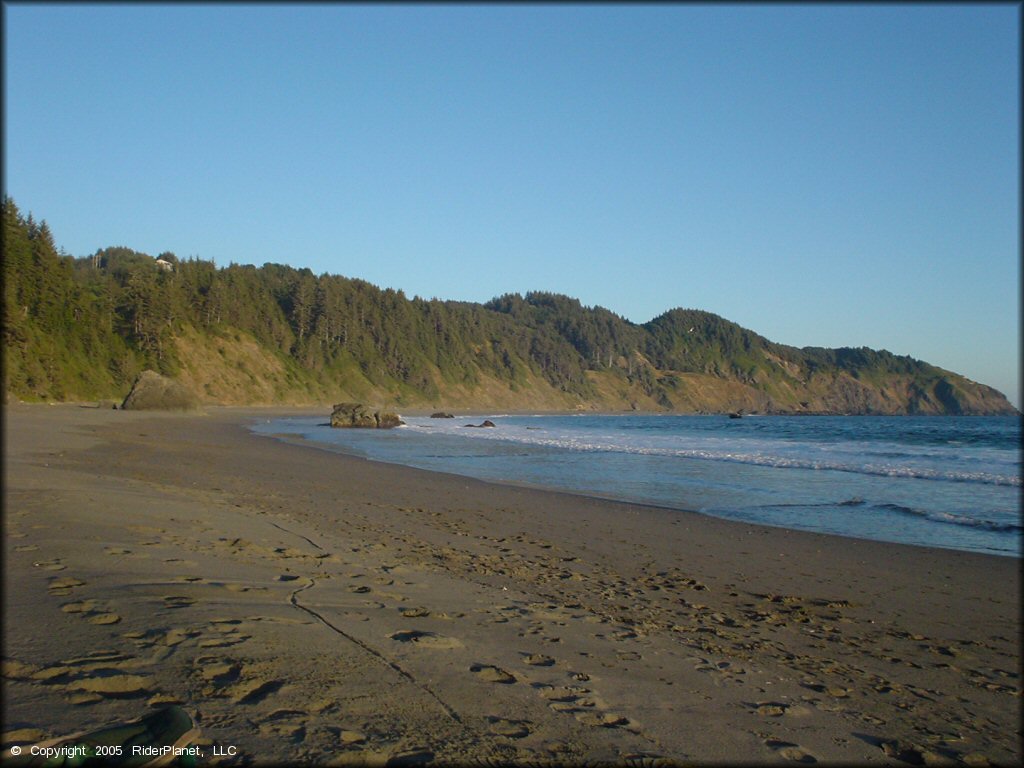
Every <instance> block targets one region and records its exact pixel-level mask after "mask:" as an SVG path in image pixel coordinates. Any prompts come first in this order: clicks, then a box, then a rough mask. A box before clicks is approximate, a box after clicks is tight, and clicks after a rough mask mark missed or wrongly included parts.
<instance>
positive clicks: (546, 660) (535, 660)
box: [523, 653, 555, 667]
mask: <svg viewBox="0 0 1024 768" xmlns="http://www.w3.org/2000/svg"><path fill="white" fill-rule="evenodd" d="M523 663H524V664H529V665H530V666H531V667H550V666H552V665H553V664H554V663H555V660H554V659H553V658H551V657H550V656H545V655H544V654H543V653H530V654H523Z"/></svg>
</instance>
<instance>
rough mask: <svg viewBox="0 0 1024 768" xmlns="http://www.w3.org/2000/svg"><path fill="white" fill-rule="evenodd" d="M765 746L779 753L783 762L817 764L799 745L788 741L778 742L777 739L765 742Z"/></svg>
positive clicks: (815, 759) (813, 757) (816, 760)
mask: <svg viewBox="0 0 1024 768" xmlns="http://www.w3.org/2000/svg"><path fill="white" fill-rule="evenodd" d="M765 746H766V747H769V748H771V749H774V750H775V751H776V752H778V753H779V757H781V758H783V759H784V760H789V761H790V762H794V763H805V764H808V765H810V764H811V763H816V762H818V758H816V757H815V756H814V755H812V754H811V753H810V752H808V751H807V750H806V749H804V748H803V747H801V746H800V745H799V744H793V743H792V742H789V741H779V740H778V739H769V740H768V741H766V742H765Z"/></svg>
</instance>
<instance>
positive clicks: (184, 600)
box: [164, 595, 196, 608]
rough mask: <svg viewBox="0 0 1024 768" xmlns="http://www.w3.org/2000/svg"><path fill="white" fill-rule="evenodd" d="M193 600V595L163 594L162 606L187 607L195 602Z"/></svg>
mask: <svg viewBox="0 0 1024 768" xmlns="http://www.w3.org/2000/svg"><path fill="white" fill-rule="evenodd" d="M195 601H196V599H195V598H194V597H186V596H185V595H164V606H165V607H166V608H187V607H188V606H190V605H192V604H193V603H195Z"/></svg>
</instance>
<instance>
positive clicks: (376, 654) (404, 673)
mask: <svg viewBox="0 0 1024 768" xmlns="http://www.w3.org/2000/svg"><path fill="white" fill-rule="evenodd" d="M308 581H309V583H308V584H306V585H305V586H302V587H300V588H299V589H296V590H295V591H294V592H292V593H291V595H289V597H288V602H290V603H291V604H292V605H294V606H295V607H296V608H298V609H299V610H300V611H305V612H306V613H308V614H309V615H310V616H312V617H314V618H316V619H319V620H320V621H321V622H322V623H323V624H324V626H326V627H328V628H329V629H331V630H333V631H335V632H337V633H338V634H339V635H341V636H342V637H344V638H345V639H346V640H348V641H349V642H350V643H355V644H356V645H358V646H359V647H360V648H362V649H363V650H364V651H366V652H367V653H369V654H370V655H371V656H374V657H376V658H377V660H378V661H380V662H381V663H382V664H385V665H386V666H388V667H390V668H391V669H393V670H394V671H395V672H397V673H398V674H399V675H401V676H402V677H404V678H405V679H406V680H408V681H409V682H410V683H412V684H413V685H415V686H416V687H417V688H419V689H420V690H421V691H423V692H424V693H426V694H427V695H428V696H430V697H431V698H432V699H433V700H434V701H436V702H437V703H438V704H439V705H440V707H441V709H443V710H444V713H445V714H446V715H448V717H450V718H451V719H452V720H454V721H455V722H457V723H459V724H460V725H461V724H462V718H460V717H459V715H458V713H457V712H456V711H455V710H454V709H452V708H451V707H450V706H448V705H447V704H446V703H445V702H444V701H443V700H442V699H441V697H440V696H438V695H437V694H436V693H434V692H433V691H432V690H431V689H430V688H428V687H427V686H425V685H423V683H421V682H419V681H418V680H417V679H416V678H415V677H413V676H412V675H411V674H410V673H409V672H407V671H405V670H404V669H402V668H401V667H400V666H398V664H396V663H395V662H393V661H391V659H389V658H387V657H386V656H384V655H383V654H382V653H381V652H380V651H378V650H376V649H375V648H371V647H370V646H369V645H367V644H366V643H364V642H363V641H362V640H360V639H359V638H357V637H353V636H352V635H350V634H348V632H345V631H344V630H343V629H340V628H338V627H336V626H334V625H333V624H332V623H331V622H329V621H328V620H327V619H325V618H324V617H323V616H322V615H320V614H319V613H317V612H316V611H314V610H313V609H312V608H309V607H307V606H305V605H303V604H302V603H300V602H299V598H298V594H299V592H304V591H305V590H307V589H310V588H311V587H314V586H316V581H314V580H313V579H312V578H309V579H308Z"/></svg>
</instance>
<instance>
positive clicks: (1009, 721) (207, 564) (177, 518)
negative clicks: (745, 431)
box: [3, 404, 1022, 765]
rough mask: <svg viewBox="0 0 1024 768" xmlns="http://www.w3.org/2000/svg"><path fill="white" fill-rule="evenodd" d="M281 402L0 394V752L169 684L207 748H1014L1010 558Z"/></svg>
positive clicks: (913, 752)
mask: <svg viewBox="0 0 1024 768" xmlns="http://www.w3.org/2000/svg"><path fill="white" fill-rule="evenodd" d="M279 413H280V411H278V410H274V411H270V410H266V411H264V410H259V409H236V408H208V409H207V410H206V411H205V412H204V413H202V414H184V415H183V414H153V413H139V412H135V413H133V412H123V411H113V410H105V409H97V408H86V407H81V406H76V405H62V406H30V405H22V404H11V405H7V406H5V409H4V417H5V419H4V431H5V435H4V439H5V444H4V459H5V463H4V604H3V607H4V611H3V615H4V661H3V677H4V680H3V686H4V696H3V731H4V733H3V742H4V745H3V746H4V748H7V747H9V746H11V745H13V744H20V745H24V746H27V745H30V744H31V743H34V742H36V741H41V740H43V739H46V738H51V737H54V736H60V735H61V734H70V733H73V732H77V731H82V730H86V729H92V728H99V727H102V726H104V725H108V724H111V723H115V722H118V721H120V720H129V719H132V718H135V717H138V716H139V715H141V714H145V713H146V712H148V711H150V710H151V708H152V707H159V706H161V705H164V704H167V703H178V704H180V705H181V706H183V707H184V708H185V709H186V710H187V711H188V712H189V713H190V714H191V715H192V716H193V718H194V719H195V720H196V723H197V725H198V727H199V728H200V730H201V734H202V735H201V739H200V744H201V745H202V747H203V749H204V753H205V757H204V758H203V760H201V761H200V764H216V763H220V764H248V763H253V762H254V763H256V764H274V763H281V762H288V763H300V764H314V763H315V764H385V763H387V762H389V761H395V762H398V763H408V764H423V763H426V762H436V763H439V764H446V763H447V764H452V763H454V764H475V763H484V764H535V763H557V764H569V765H577V764H584V763H588V764H589V763H609V764H623V765H625V764H630V765H634V764H635V765H655V764H661V763H660V762H659V761H664V764H667V765H672V764H710V763H743V764H751V763H784V762H798V763H813V762H821V763H842V764H875V765H882V764H891V765H908V764H909V765H921V764H925V765H932V764H935V765H942V764H948V765H956V764H967V765H986V764H989V763H991V764H1003V765H1015V764H1020V762H1021V760H1022V751H1021V730H1020V728H1021V726H1020V722H1021V696H1020V693H1021V687H1020V663H1021V653H1020V631H1021V622H1020V608H1019V603H1020V597H1021V595H1020V586H1021V585H1020V564H1021V561H1020V560H1019V559H1016V558H1006V557H995V556H986V555H979V554H970V553H962V552H954V551H949V550H937V549H926V548H919V547H910V546H902V545H894V544H883V543H878V542H869V541H861V540H853V539H844V538H839V537H833V536H825V535H815V534H808V533H800V532H793V531H786V530H782V529H774V528H766V527H757V526H753V525H746V524H740V523H733V522H728V521H723V520H717V519H714V518H709V517H704V516H701V515H697V514H686V513H678V512H669V511H666V510H659V509H654V508H648V507H642V506H635V505H629V504H624V503H616V502H611V501H604V500H599V499H593V498H586V497H580V496H572V495H567V494H559V493H553V492H545V491H538V490H530V489H523V488H516V487H508V486H498V485H493V484H488V483H483V482H478V481H474V480H469V479H465V478H461V477H455V476H450V475H442V474H437V473H429V472H423V471H419V470H414V469H409V468H405V467H397V466H391V465H386V464H378V463H373V462H368V461H365V460H362V459H359V458H355V457H351V456H345V455H340V454H337V453H332V452H328V451H326V450H321V449H317V448H313V447H310V446H304V445H297V444H289V443H286V442H283V441H281V440H277V439H273V438H267V437H260V436H256V435H253V434H252V433H250V432H249V431H248V429H247V428H246V425H247V424H249V423H251V422H252V421H254V420H256V419H267V418H271V417H272V416H275V415H278V414H279ZM325 419H326V414H325ZM215 752H216V755H215V754H214V753H215Z"/></svg>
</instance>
